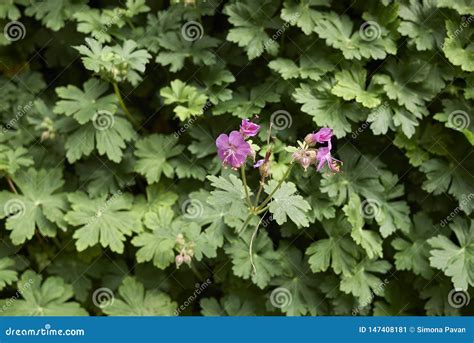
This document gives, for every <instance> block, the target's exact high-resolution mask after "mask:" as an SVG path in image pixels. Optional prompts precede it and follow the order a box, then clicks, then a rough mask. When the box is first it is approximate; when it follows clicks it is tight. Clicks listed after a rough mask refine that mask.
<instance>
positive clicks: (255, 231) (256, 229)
mask: <svg viewBox="0 0 474 343" xmlns="http://www.w3.org/2000/svg"><path fill="white" fill-rule="evenodd" d="M264 217H265V214H264V215H263V216H262V217H261V218H260V221H259V222H258V224H257V226H256V227H255V230H254V231H253V233H252V237H251V238H250V245H249V256H250V264H251V265H252V272H253V275H257V267H256V266H255V263H254V262H253V242H254V240H255V237H256V236H257V232H258V228H259V227H260V224H261V223H262V220H263V218H264Z"/></svg>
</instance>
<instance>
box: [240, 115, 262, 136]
mask: <svg viewBox="0 0 474 343" xmlns="http://www.w3.org/2000/svg"><path fill="white" fill-rule="evenodd" d="M259 130H260V125H258V124H255V123H253V122H251V121H250V120H248V119H243V120H242V124H240V133H242V135H244V136H245V137H253V136H255V135H256V134H257V133H258V131H259Z"/></svg>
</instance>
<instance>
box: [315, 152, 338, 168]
mask: <svg viewBox="0 0 474 343" xmlns="http://www.w3.org/2000/svg"><path fill="white" fill-rule="evenodd" d="M316 160H317V161H318V165H317V168H316V169H317V170H318V171H320V170H321V169H322V168H323V167H324V165H325V164H327V165H328V167H329V169H330V170H331V171H333V172H339V171H340V170H341V165H342V162H341V161H339V160H337V159H335V158H334V157H332V156H331V148H330V147H322V148H319V149H318V153H317V155H316Z"/></svg>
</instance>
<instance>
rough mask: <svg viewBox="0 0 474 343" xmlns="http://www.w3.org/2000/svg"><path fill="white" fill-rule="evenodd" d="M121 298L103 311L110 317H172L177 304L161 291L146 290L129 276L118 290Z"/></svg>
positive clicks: (116, 299)
mask: <svg viewBox="0 0 474 343" xmlns="http://www.w3.org/2000/svg"><path fill="white" fill-rule="evenodd" d="M118 295H120V298H115V299H114V301H113V302H112V303H111V304H110V305H109V306H104V308H103V311H104V313H105V314H107V315H109V316H172V315H173V314H174V311H175V310H176V306H177V305H176V303H175V302H174V301H172V300H171V298H170V297H169V296H168V295H167V294H165V293H163V292H160V291H157V290H151V291H147V290H145V287H144V286H143V284H141V283H140V282H138V281H137V280H136V279H135V278H133V277H130V276H127V277H126V278H125V279H124V280H123V282H122V284H121V285H120V287H119V289H118Z"/></svg>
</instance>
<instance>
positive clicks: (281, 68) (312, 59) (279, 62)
mask: <svg viewBox="0 0 474 343" xmlns="http://www.w3.org/2000/svg"><path fill="white" fill-rule="evenodd" d="M335 58H336V57H335V55H334V53H332V52H331V51H330V50H329V49H324V48H321V47H318V48H317V49H316V48H311V49H310V50H309V51H308V52H307V53H306V54H304V55H301V56H300V58H299V65H297V64H296V62H294V61H293V60H292V59H288V58H277V59H274V60H273V61H270V63H269V64H268V67H270V69H273V70H274V71H276V72H277V73H279V74H280V75H281V77H282V78H283V79H285V80H289V79H295V78H302V79H311V80H314V81H319V80H320V79H321V77H323V76H324V75H325V74H327V73H328V72H331V71H333V70H334V69H335V68H336V64H335V63H334V60H335Z"/></svg>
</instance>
